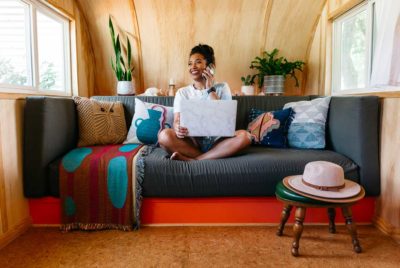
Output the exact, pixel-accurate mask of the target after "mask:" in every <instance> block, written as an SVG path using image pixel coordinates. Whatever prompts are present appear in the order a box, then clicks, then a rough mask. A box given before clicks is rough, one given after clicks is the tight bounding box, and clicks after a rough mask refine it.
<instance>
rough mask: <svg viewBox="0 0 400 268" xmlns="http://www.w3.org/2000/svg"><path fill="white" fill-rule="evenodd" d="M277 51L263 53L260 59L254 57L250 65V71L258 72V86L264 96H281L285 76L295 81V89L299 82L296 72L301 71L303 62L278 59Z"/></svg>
mask: <svg viewBox="0 0 400 268" xmlns="http://www.w3.org/2000/svg"><path fill="white" fill-rule="evenodd" d="M278 52H279V50H278V49H276V48H275V49H274V50H273V51H272V52H267V51H264V52H263V54H262V57H256V58H255V59H254V60H253V61H252V62H251V65H250V69H256V70H258V74H256V75H257V80H258V86H259V87H260V88H262V89H263V91H264V93H266V94H270V93H272V94H282V93H283V91H284V83H285V79H286V75H290V76H291V77H293V78H294V79H295V81H296V87H298V86H299V80H298V79H297V77H296V73H295V71H296V70H299V71H301V72H302V71H303V65H304V64H305V63H304V62H303V61H293V62H290V61H288V60H287V59H286V58H284V57H278Z"/></svg>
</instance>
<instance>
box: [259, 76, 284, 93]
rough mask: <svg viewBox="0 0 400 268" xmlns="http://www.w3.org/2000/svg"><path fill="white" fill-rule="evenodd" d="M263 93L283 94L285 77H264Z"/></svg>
mask: <svg viewBox="0 0 400 268" xmlns="http://www.w3.org/2000/svg"><path fill="white" fill-rule="evenodd" d="M263 91H264V93H265V94H283V92H284V91H285V77H284V76H283V75H266V76H264V85H263Z"/></svg>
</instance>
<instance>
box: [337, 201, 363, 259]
mask: <svg viewBox="0 0 400 268" xmlns="http://www.w3.org/2000/svg"><path fill="white" fill-rule="evenodd" d="M342 212H343V216H344V219H345V221H346V227H347V230H349V233H350V235H351V240H352V243H353V249H354V251H355V252H356V253H360V252H361V251H362V249H361V246H360V242H359V241H358V237H357V229H356V225H355V223H354V222H353V217H352V213H351V208H350V207H342Z"/></svg>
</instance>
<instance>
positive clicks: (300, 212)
mask: <svg viewBox="0 0 400 268" xmlns="http://www.w3.org/2000/svg"><path fill="white" fill-rule="evenodd" d="M295 216H296V222H295V224H294V225H293V233H294V239H293V243H292V255H293V256H295V257H297V256H299V245H300V237H301V233H302V232H303V222H304V217H305V216H306V208H305V207H297V208H296V214H295Z"/></svg>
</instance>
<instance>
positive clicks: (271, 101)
mask: <svg viewBox="0 0 400 268" xmlns="http://www.w3.org/2000/svg"><path fill="white" fill-rule="evenodd" d="M93 98H94V99H96V100H101V101H120V102H122V103H123V104H124V106H125V119H126V121H127V122H126V123H127V126H128V129H129V127H130V125H131V123H132V118H133V115H134V113H135V98H139V99H140V100H142V101H144V102H150V103H156V104H161V105H165V106H173V104H174V97H150V96H138V97H134V96H94V97H93ZM233 99H234V100H237V101H238V108H237V109H238V110H237V118H236V129H246V128H247V125H248V124H249V114H250V110H251V109H252V108H254V109H258V110H263V111H275V110H280V109H282V108H283V106H284V105H285V104H286V103H288V102H294V101H302V100H310V96H273V97H268V96H266V97H259V96H234V97H233Z"/></svg>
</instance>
